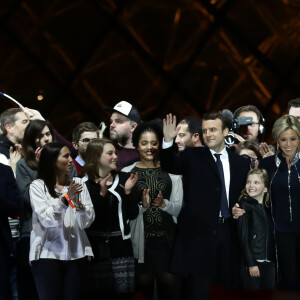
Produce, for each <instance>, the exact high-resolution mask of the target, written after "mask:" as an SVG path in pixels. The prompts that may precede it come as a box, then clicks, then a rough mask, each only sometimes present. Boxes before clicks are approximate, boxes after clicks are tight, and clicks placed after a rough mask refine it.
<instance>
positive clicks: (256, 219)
mask: <svg viewBox="0 0 300 300" xmlns="http://www.w3.org/2000/svg"><path fill="white" fill-rule="evenodd" d="M107 110H108V112H110V113H111V118H110V124H109V126H107V127H106V126H105V124H102V126H101V128H98V127H97V126H96V125H95V124H94V123H92V122H83V123H80V124H78V126H76V128H75V129H74V131H73V135H72V141H68V140H66V139H65V138H64V137H63V136H61V135H60V134H59V133H58V131H57V130H55V129H54V128H53V127H52V125H51V124H50V123H49V122H48V121H46V120H45V119H44V118H43V116H42V115H41V114H40V113H39V112H38V111H36V110H34V109H25V110H23V109H21V108H10V109H7V110H5V111H3V112H1V115H0V128H1V132H0V172H1V176H0V224H1V229H0V265H1V267H0V300H2V299H3V300H7V299H14V300H18V299H20V300H23V299H25V300H26V299H28V300H34V299H42V300H55V299H72V300H75V299H124V300H125V299H127V300H129V299H136V300H138V299H159V300H161V299H174V300H177V299H178V300H180V299H190V300H194V299H209V298H210V293H211V288H212V287H214V286H221V287H223V288H225V289H227V290H228V291H229V290H230V291H234V290H238V291H242V290H246V291H247V290H261V289H269V290H272V289H275V288H282V289H292V290H294V291H297V287H298V286H299V284H298V283H299V282H300V202H299V199H298V198H299V195H300V173H299V172H300V161H299V158H300V152H299V148H300V122H299V120H300V98H297V99H293V100H291V101H289V103H288V107H287V114H286V115H284V116H282V117H280V118H279V119H278V120H276V122H275V123H274V125H273V128H272V136H273V139H274V143H272V144H270V145H268V144H267V143H265V142H264V134H265V128H264V126H265V120H264V117H263V115H262V113H261V112H260V111H259V109H258V108H257V107H255V106H253V105H246V106H242V107H240V108H238V109H237V110H236V111H235V112H234V113H228V112H229V111H228V110H226V111H227V112H224V111H222V112H207V113H205V114H204V115H203V116H202V119H201V120H199V119H197V118H195V117H192V116H186V117H185V118H183V119H181V120H180V121H179V122H177V119H176V116H175V115H172V114H168V115H166V116H165V118H164V119H163V120H161V119H155V120H151V121H147V122H146V121H145V122H143V121H142V120H141V118H140V114H139V112H138V110H137V109H136V107H134V106H133V105H132V104H130V103H129V102H127V101H121V102H119V103H117V104H116V105H115V106H114V107H112V108H107Z"/></svg>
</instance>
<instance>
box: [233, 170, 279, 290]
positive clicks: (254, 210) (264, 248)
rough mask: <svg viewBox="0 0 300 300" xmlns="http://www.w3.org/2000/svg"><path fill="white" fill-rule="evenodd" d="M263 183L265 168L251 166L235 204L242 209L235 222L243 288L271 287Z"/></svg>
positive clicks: (271, 250) (271, 244) (270, 230)
mask: <svg viewBox="0 0 300 300" xmlns="http://www.w3.org/2000/svg"><path fill="white" fill-rule="evenodd" d="M267 186H268V174H267V172H266V170H264V169H253V170H251V171H250V172H249V173H248V176H247V181H246V186H245V189H244V190H243V191H242V193H241V196H240V198H239V205H240V207H241V208H243V209H244V210H245V212H246V213H245V214H243V216H241V217H239V219H238V221H237V222H238V236H239V241H240V247H241V250H242V254H243V259H244V261H243V264H242V270H241V272H242V281H243V286H244V288H245V289H247V290H250V289H251V290H255V289H272V288H274V287H275V258H276V255H275V241H274V227H273V220H272V216H271V209H270V201H269V193H268V189H267Z"/></svg>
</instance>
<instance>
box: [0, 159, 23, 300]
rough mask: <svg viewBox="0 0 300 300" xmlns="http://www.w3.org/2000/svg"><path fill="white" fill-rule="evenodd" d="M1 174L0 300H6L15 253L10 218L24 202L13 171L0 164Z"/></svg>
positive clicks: (18, 210) (20, 208) (15, 214)
mask: <svg viewBox="0 0 300 300" xmlns="http://www.w3.org/2000/svg"><path fill="white" fill-rule="evenodd" d="M0 174H1V175H0V226H1V227H0V300H6V299H9V291H8V288H9V285H10V284H9V272H10V266H9V264H10V257H11V255H12V251H13V249H12V247H13V246H12V237H11V231H10V227H9V225H8V217H11V218H13V217H16V216H17V215H18V214H19V213H20V212H21V211H22V205H23V204H22V203H23V201H22V197H21V194H20V191H19V189H18V187H17V183H16V180H15V177H14V175H13V172H12V169H11V168H10V167H9V166H6V165H3V164H1V163H0Z"/></svg>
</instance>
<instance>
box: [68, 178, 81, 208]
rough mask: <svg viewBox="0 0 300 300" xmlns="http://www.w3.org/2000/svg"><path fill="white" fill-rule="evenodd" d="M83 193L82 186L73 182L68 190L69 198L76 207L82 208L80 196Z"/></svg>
mask: <svg viewBox="0 0 300 300" xmlns="http://www.w3.org/2000/svg"><path fill="white" fill-rule="evenodd" d="M81 192H82V184H80V183H76V182H75V181H72V182H71V183H70V185H69V188H68V195H69V198H70V199H71V200H72V201H73V203H74V205H75V207H76V208H77V207H79V206H80V201H79V194H80V193H81Z"/></svg>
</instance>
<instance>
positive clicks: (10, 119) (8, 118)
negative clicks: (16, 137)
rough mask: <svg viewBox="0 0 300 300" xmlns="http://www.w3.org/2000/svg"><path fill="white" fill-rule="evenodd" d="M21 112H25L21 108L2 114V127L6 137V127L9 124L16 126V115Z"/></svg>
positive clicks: (0, 118)
mask: <svg viewBox="0 0 300 300" xmlns="http://www.w3.org/2000/svg"><path fill="white" fill-rule="evenodd" d="M19 112H23V110H22V109H21V108H9V109H7V110H5V111H4V112H3V113H2V114H1V116H0V125H1V130H2V132H3V134H4V135H6V134H7V131H6V129H5V126H6V125H7V124H11V125H12V124H14V123H15V122H16V114H17V113H19Z"/></svg>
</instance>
